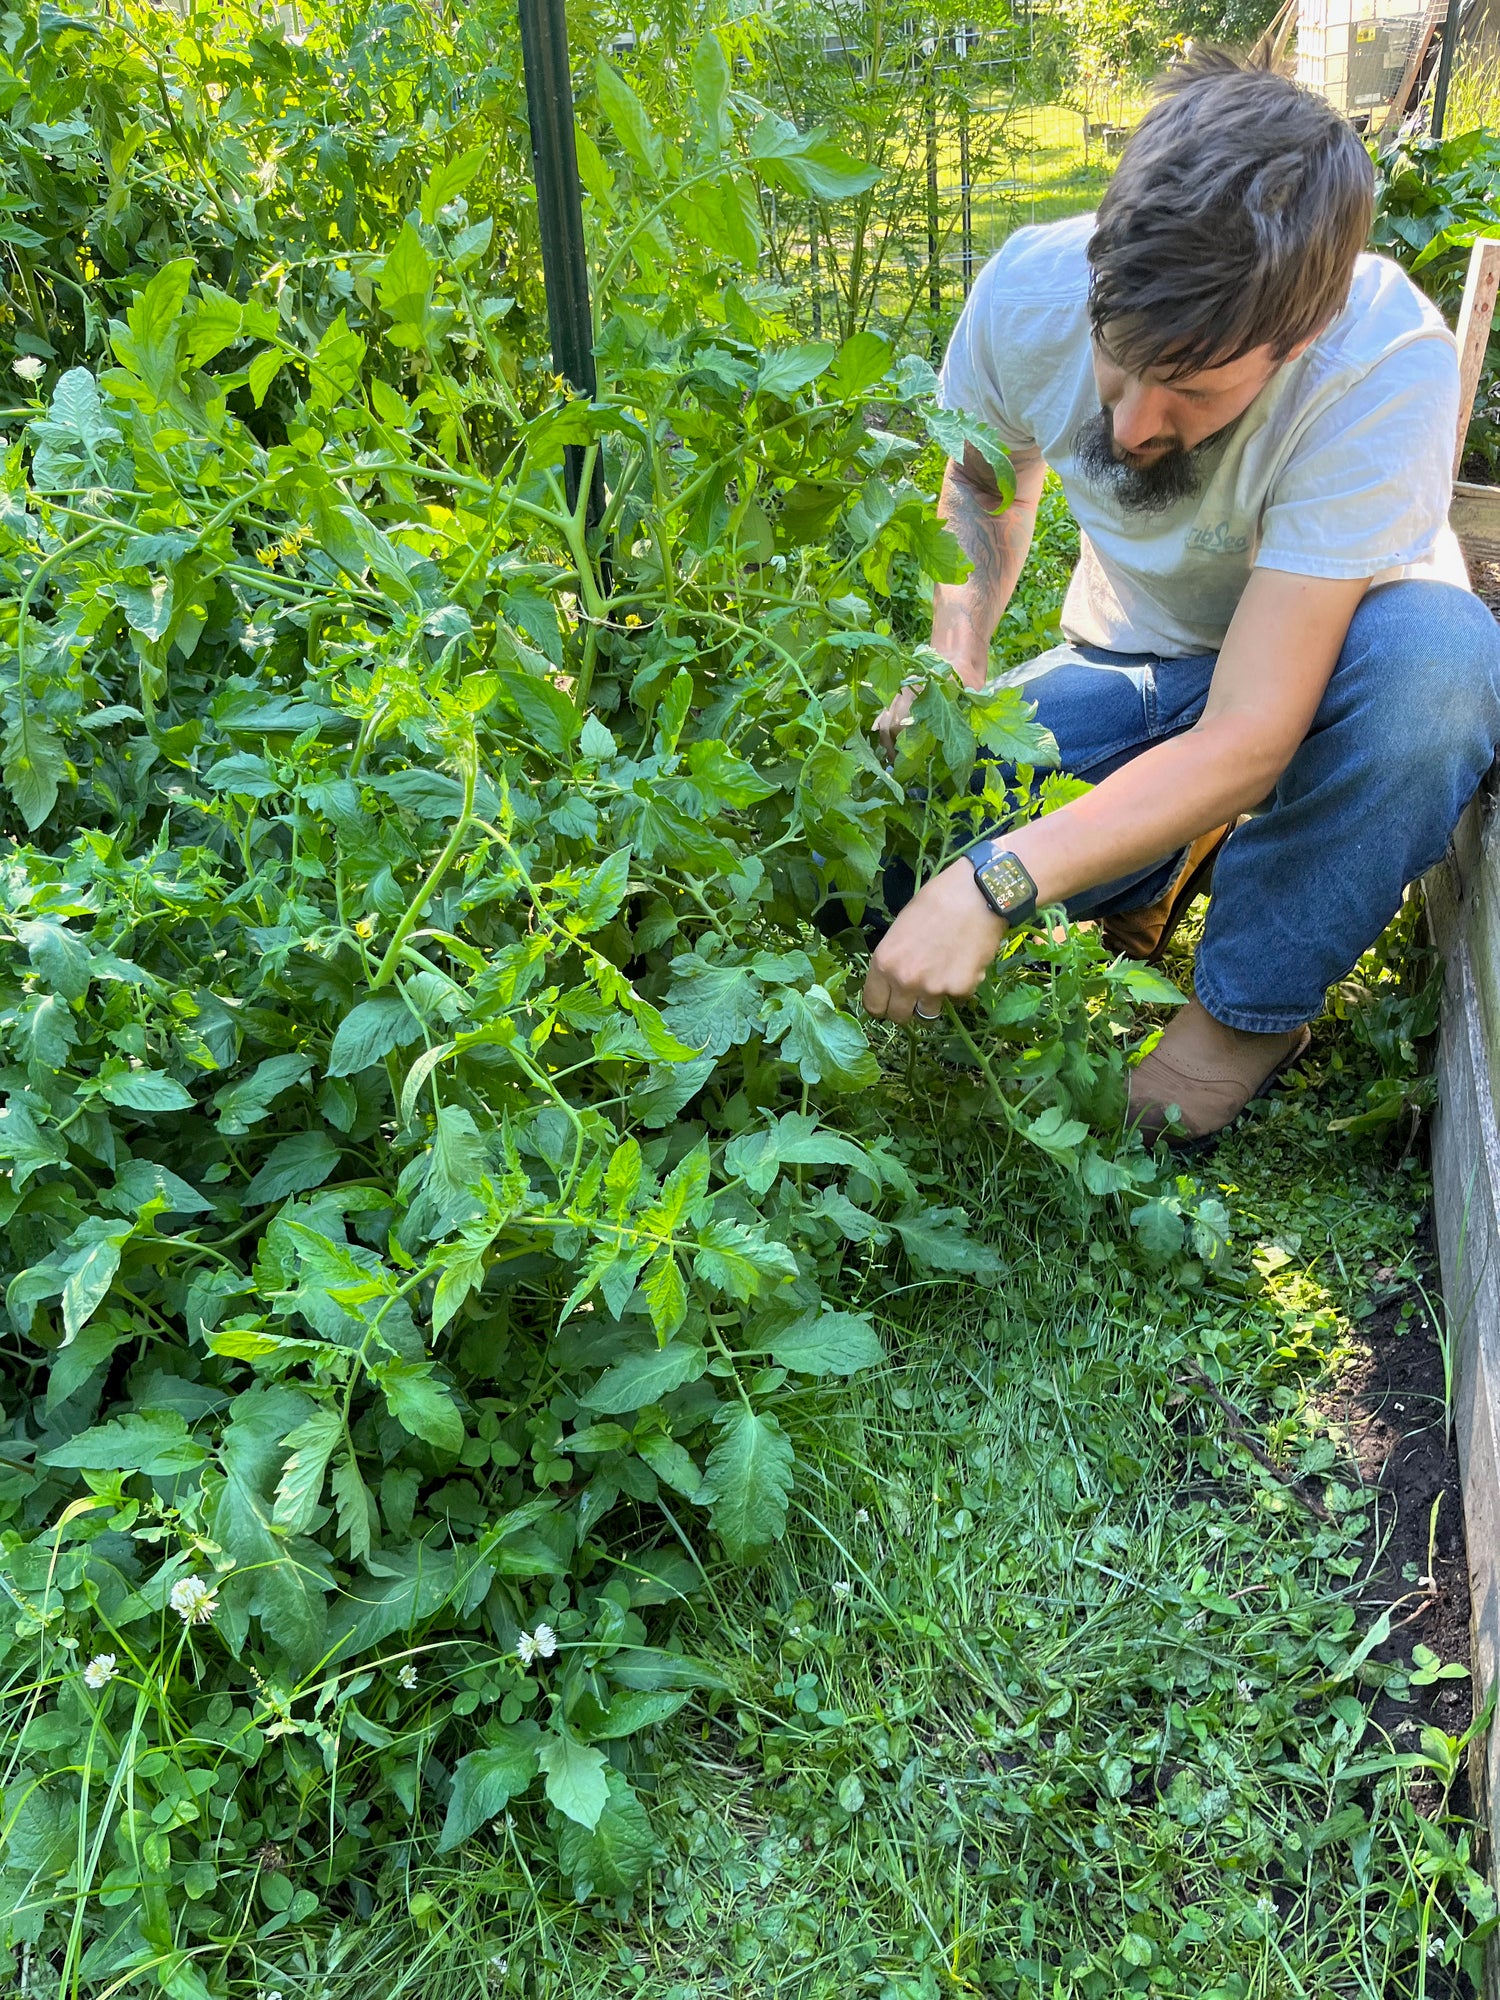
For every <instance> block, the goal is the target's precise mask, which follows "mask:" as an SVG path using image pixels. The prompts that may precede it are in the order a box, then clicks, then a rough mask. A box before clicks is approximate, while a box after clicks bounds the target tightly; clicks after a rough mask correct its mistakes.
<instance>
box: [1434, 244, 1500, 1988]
mask: <svg viewBox="0 0 1500 2000" xmlns="http://www.w3.org/2000/svg"><path fill="white" fill-rule="evenodd" d="M1497 285H1500V241H1496V240H1494V239H1484V240H1481V241H1480V242H1478V243H1476V244H1475V245H1474V248H1473V251H1472V253H1471V256H1470V259H1469V273H1468V280H1467V282H1466V284H1465V286H1464V298H1463V306H1462V308H1461V310H1460V313H1459V322H1458V348H1459V367H1460V371H1461V374H1460V382H1461V394H1460V400H1459V417H1458V436H1457V439H1456V441H1455V446H1454V461H1453V470H1454V477H1455V485H1454V489H1453V506H1452V510H1451V513H1450V516H1449V518H1450V520H1451V521H1452V523H1453V526H1454V528H1455V530H1456V531H1457V533H1458V536H1459V539H1460V541H1461V542H1462V544H1463V548H1464V554H1465V556H1466V558H1467V559H1468V562H1469V564H1470V568H1471V570H1472V569H1473V567H1474V566H1475V565H1476V564H1482V563H1500V488H1496V487H1489V486H1475V485H1470V484H1468V483H1467V482H1465V481H1462V480H1459V479H1458V477H1457V475H1458V469H1459V461H1460V459H1461V458H1462V455H1463V444H1464V437H1465V434H1466V432H1467V430H1468V425H1469V415H1470V412H1471V410H1472V408H1473V404H1474V396H1475V392H1476V390H1477V388H1478V385H1479V376H1480V371H1481V369H1482V367H1483V365H1484V356H1485V350H1486V347H1487V346H1488V343H1489V335H1490V324H1491V321H1492V318H1493V316H1494V310H1495V295H1496V289H1497ZM1496 797H1497V792H1496V787H1495V783H1494V779H1493V775H1492V778H1491V780H1490V781H1489V782H1488V783H1486V784H1485V785H1484V786H1483V787H1481V790H1480V795H1479V797H1478V798H1477V799H1476V800H1475V801H1474V803H1473V804H1472V805H1471V806H1470V807H1469V809H1468V811H1467V812H1466V813H1465V814H1464V817H1463V819H1462V820H1461V821H1460V823H1459V826H1458V830H1457V832H1456V833H1455V835H1454V837H1453V842H1452V845H1451V847H1450V848H1449V851H1448V855H1447V858H1446V859H1445V860H1444V861H1443V862H1442V863H1440V865H1439V866H1438V867H1436V868H1434V869H1433V870H1432V872H1431V873H1430V874H1429V876H1428V877H1427V880H1426V883H1425V885H1424V886H1425V889H1426V892H1427V908H1428V917H1429V921H1430V923H1431V927H1432V933H1433V937H1434V939H1435V940H1436V942H1437V945H1438V947H1439V949H1440V950H1441V952H1442V954H1443V957H1444V960H1445V965H1446V974H1445V981H1444V995H1443V1018H1442V1031H1441V1036H1440V1039H1439V1045H1438V1110H1437V1116H1436V1119H1435V1121H1434V1125H1433V1142H1432V1152H1433V1182H1434V1186H1433V1207H1434V1215H1435V1219H1436V1225H1437V1240H1438V1256H1439V1260H1440V1263H1441V1266H1442V1278H1443V1310H1444V1315H1445V1318H1446V1322H1447V1335H1448V1339H1449V1340H1450V1342H1451V1343H1452V1348H1451V1354H1452V1369H1453V1373H1452V1381H1453V1416H1454V1424H1455V1428H1456V1431H1457V1440H1458V1450H1459V1464H1460V1469H1461V1475H1462V1482H1463V1503H1464V1529H1465V1536H1466V1540H1467V1543H1468V1555H1469V1588H1470V1598H1471V1603H1472V1606H1473V1612H1472V1621H1473V1629H1472V1640H1473V1652H1472V1658H1473V1687H1474V1701H1475V1705H1476V1708H1477V1707H1479V1706H1481V1705H1482V1704H1483V1703H1484V1701H1485V1700H1486V1699H1487V1697H1488V1695H1489V1691H1490V1690H1491V1689H1492V1688H1493V1687H1494V1686H1495V1684H1496V1680H1497V1677H1500V1095H1497V1086H1500V813H1497V812H1496V811H1495V802H1496ZM1469 1771H1470V1778H1471V1781H1472V1785H1473V1791H1474V1801H1475V1808H1476V1812H1477V1814H1478V1817H1479V1819H1480V1821H1481V1823H1482V1826H1483V1829H1484V1832H1485V1835H1486V1847H1487V1850H1488V1852H1487V1856H1486V1863H1487V1866H1488V1868H1489V1870H1490V1873H1491V1878H1492V1879H1494V1874H1495V1859H1496V1856H1497V1855H1500V1729H1493V1728H1492V1729H1491V1730H1490V1731H1489V1732H1488V1736H1487V1738H1485V1739H1483V1740H1480V1741H1477V1742H1476V1743H1475V1744H1474V1746H1473V1749H1472V1751H1471V1753H1470V1759H1469ZM1485 1994H1486V2000H1500V1949H1495V1948H1492V1949H1491V1950H1490V1952H1489V1953H1488V1955H1487V1958H1486V1965H1485Z"/></svg>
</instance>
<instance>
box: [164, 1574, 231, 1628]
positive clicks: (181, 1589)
mask: <svg viewBox="0 0 1500 2000" xmlns="http://www.w3.org/2000/svg"><path fill="white" fill-rule="evenodd" d="M167 1601H168V1603H169V1604H170V1605H171V1607H172V1609H173V1610H174V1611H175V1612H176V1613H177V1616H178V1617H179V1618H180V1619H181V1620H182V1622H183V1624H184V1625H206V1624H207V1623H208V1621H209V1620H210V1619H211V1618H212V1617H213V1615H214V1613H215V1612H216V1611H217V1610H218V1608H219V1600H218V1598H217V1597H215V1596H214V1594H213V1591H212V1590H211V1589H210V1588H209V1586H208V1585H207V1584H206V1583H205V1582H204V1581H203V1579H202V1578H201V1577H197V1576H184V1577H182V1578H180V1579H179V1580H178V1581H177V1582H176V1583H174V1584H173V1585H172V1595H171V1597H170V1598H169V1599H168V1600H167Z"/></svg>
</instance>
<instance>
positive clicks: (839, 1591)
mask: <svg viewBox="0 0 1500 2000" xmlns="http://www.w3.org/2000/svg"><path fill="white" fill-rule="evenodd" d="M853 1588H854V1585H853V1584H852V1583H846V1582H845V1580H844V1579H843V1577H840V1578H839V1579H838V1581H837V1582H836V1583H835V1584H834V1586H833V1594H834V1596H835V1597H838V1598H846V1597H847V1596H848V1595H849V1593H850V1591H852V1590H853Z"/></svg>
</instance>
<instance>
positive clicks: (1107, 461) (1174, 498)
mask: <svg viewBox="0 0 1500 2000" xmlns="http://www.w3.org/2000/svg"><path fill="white" fill-rule="evenodd" d="M1233 428H1234V425H1233V424H1226V425H1225V426H1224V429H1223V430H1221V431H1215V432H1214V434H1213V436H1212V437H1206V438H1204V439H1203V441H1202V443H1201V444H1195V445H1194V446H1193V447H1192V448H1191V450H1187V449H1184V447H1183V446H1181V445H1178V446H1177V448H1176V449H1175V450H1173V451H1167V452H1163V453H1162V455H1161V457H1160V458H1158V459H1157V460H1156V462H1155V463H1154V464H1153V465H1130V464H1128V463H1127V462H1126V461H1125V460H1124V459H1121V458H1116V457H1115V429H1114V421H1113V419H1112V417H1111V415H1110V412H1109V411H1108V410H1101V411H1100V412H1099V414H1098V415H1097V416H1096V417H1089V418H1088V419H1087V421H1086V422H1084V423H1081V424H1080V425H1079V426H1078V429H1077V430H1076V431H1075V432H1074V433H1073V450H1074V453H1075V454H1076V456H1077V459H1078V470H1079V472H1080V473H1081V474H1082V475H1083V477H1084V478H1085V479H1086V480H1087V481H1088V482H1089V484H1090V485H1092V486H1102V487H1103V488H1104V490H1105V491H1106V492H1107V493H1108V494H1109V495H1110V497H1111V499H1113V500H1116V501H1117V502H1118V503H1119V505H1120V506H1121V507H1124V508H1125V509H1127V511H1128V512H1130V513H1132V514H1165V513H1167V512H1168V510H1169V509H1171V508H1173V507H1175V506H1177V505H1178V504H1179V503H1180V502H1181V501H1183V500H1191V499H1192V498H1193V497H1194V496H1195V495H1196V494H1197V493H1199V492H1201V490H1202V487H1203V474H1204V459H1205V457H1206V456H1207V454H1208V453H1209V452H1210V451H1211V450H1212V449H1213V448H1214V447H1215V446H1216V445H1218V444H1219V443H1220V441H1221V440H1222V439H1223V438H1225V437H1227V436H1228V434H1229V432H1230V431H1231V430H1233Z"/></svg>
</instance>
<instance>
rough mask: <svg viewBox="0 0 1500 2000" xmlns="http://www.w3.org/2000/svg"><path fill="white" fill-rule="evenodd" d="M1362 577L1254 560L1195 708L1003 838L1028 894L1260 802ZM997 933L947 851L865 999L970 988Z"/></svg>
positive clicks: (1103, 876)
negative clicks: (1203, 701) (1161, 737)
mask: <svg viewBox="0 0 1500 2000" xmlns="http://www.w3.org/2000/svg"><path fill="white" fill-rule="evenodd" d="M1366 588H1367V584H1366V582H1365V581H1364V580H1354V581H1350V582H1344V581H1342V580H1340V581H1332V580H1328V579H1325V578H1322V577H1310V576H1293V575H1286V574H1282V573H1281V572H1280V571H1277V570H1261V569H1257V570H1255V571H1253V572H1252V574H1251V577H1250V581H1249V583H1248V584H1247V585H1246V587H1245V594H1244V596H1243V597H1242V598H1241V599H1240V603H1239V608H1238V609H1237V610H1236V612H1235V614H1234V618H1233V621H1232V622H1231V624H1230V628H1229V633H1228V636H1227V637H1226V638H1225V641H1224V648H1223V651H1222V652H1221V653H1220V654H1219V661H1218V665H1217V667H1216V668H1215V670H1214V677H1213V683H1212V686H1211V687H1210V689H1209V696H1208V702H1207V705H1206V706H1205V708H1204V711H1203V715H1202V717H1201V719H1200V720H1199V721H1198V722H1196V723H1195V724H1194V725H1193V727H1192V728H1191V729H1187V730H1184V731H1183V733H1182V734H1181V735H1180V736H1173V737H1169V738H1168V739H1166V740H1165V741H1163V742H1160V743H1157V744H1154V745H1153V746H1152V747H1151V748H1150V749H1149V750H1143V751H1142V752H1141V754H1140V755H1139V756H1138V757H1136V758H1133V759H1132V760H1131V762H1130V763H1128V764H1125V765H1122V766H1121V768H1120V769H1119V770H1118V771H1114V772H1112V773H1111V774H1110V776H1109V777H1107V778H1105V779H1104V780H1103V781H1102V783H1100V784H1098V785H1096V786H1095V787H1094V789H1093V790H1092V791H1091V792H1088V793H1086V794H1085V795H1084V796H1083V797H1082V798H1078V799H1074V800H1073V801H1072V802H1071V803H1070V804H1068V805H1066V806H1062V807H1060V808H1059V810H1058V811H1056V812H1053V813H1048V814H1047V815H1046V817H1045V818H1042V819H1035V820H1031V821H1028V823H1027V824H1026V825H1025V826H1019V827H1016V828H1015V829H1014V830H1013V831H1012V832H1011V833H1009V834H1008V835H1007V836H1006V845H1007V846H1008V847H1010V848H1012V849H1013V850H1014V852H1015V853H1016V854H1017V855H1018V856H1019V858H1020V860H1021V862H1022V864H1023V865H1024V866H1025V867H1026V868H1027V869H1028V870H1029V871H1030V873H1031V876H1032V878H1033V880H1034V881H1035V882H1036V885H1037V896H1038V901H1039V902H1041V903H1043V904H1046V903H1060V902H1063V901H1065V900H1066V899H1067V898H1068V897H1070V896H1074V895H1077V894H1078V893H1079V892H1080V891H1082V890H1085V889H1091V888H1094V887H1095V886H1097V884H1099V883H1100V882H1112V881H1114V880H1116V879H1117V878H1118V877H1120V876H1122V875H1128V874H1132V873H1134V872H1135V871H1136V870H1138V869H1142V868H1146V867H1149V866H1150V864H1151V863H1152V862H1154V861H1162V860H1165V858H1166V857H1167V856H1168V855H1169V854H1171V853H1173V852H1174V851H1175V850H1176V849H1178V848H1182V847H1185V846H1186V845H1187V844H1188V842H1189V841H1190V840H1194V839H1196V838H1197V836H1198V835H1199V834H1201V833H1207V832H1208V831H1209V830H1210V828H1212V827H1216V826H1222V825H1223V824H1224V823H1225V821H1227V820H1233V819H1234V818H1235V816H1236V815H1237V814H1239V813H1241V812H1246V811H1248V810H1249V809H1250V807H1252V806H1254V805H1256V804H1258V803H1259V802H1260V800H1261V799H1263V798H1264V797H1265V796H1266V794H1267V793H1268V792H1269V791H1270V790H1271V789H1272V787H1273V786H1274V785H1275V783H1276V781H1277V779H1278V778H1279V777H1280V775H1281V773H1282V772H1283V771H1284V770H1285V769H1286V767H1287V765H1288V764H1289V763H1290V762H1291V760H1292V758H1293V757H1294V756H1295V755H1296V753H1297V748H1298V745H1299V744H1300V743H1301V742H1302V740H1303V738H1304V737H1305V736H1306V735H1307V732H1308V730H1309V729H1310V728H1311V727H1312V722H1313V718H1314V716H1315V715H1316V714H1317V711H1318V704H1319V702H1320V701H1321V700H1322V698H1323V692H1324V690H1325V689H1326V687H1327V686H1328V682H1329V678H1330V676H1331V675H1332V673H1333V670H1334V667H1335V666H1336V665H1337V663H1338V657H1339V652H1340V649H1341V648H1342V646H1343V643H1344V640H1345V637H1346V636H1347V634H1348V630H1349V621H1350V619H1351V618H1352V617H1353V616H1354V612H1355V609H1356V607H1357V605H1358V604H1359V600H1360V598H1361V596H1362V595H1363V594H1364V591H1365V589H1366ZM1004 936H1005V926H1004V924H1003V923H1002V922H1001V921H1000V919H999V918H998V917H997V916H995V915H994V914H993V913H992V912H991V911H990V910H989V909H987V908H986V907H985V904H984V901H983V898H982V897H981V896H980V894H979V891H978V889H977V888H976V887H975V883H974V871H973V869H972V868H971V867H970V865H969V863H968V862H967V861H956V862H954V863H952V864H951V865H950V866H949V867H947V868H945V869H944V870H943V872H942V873H941V874H940V875H935V876H934V877H933V878H932V880H931V881H930V882H927V883H924V885H923V886H922V888H921V889H919V890H918V891H917V894H916V895H915V896H914V897H913V898H912V900H911V902H909V903H908V904H907V906H906V908H905V909H904V910H902V912H901V913H900V915H899V916H898V917H897V918H896V921H895V923H894V924H892V926H891V928H890V930H889V931H888V932H887V933H886V935H885V937H884V939H883V940H882V941H881V943H880V944H879V946H878V947H877V948H876V951H875V953H874V956H873V957H872V959H871V961H870V973H869V977H868V978H867V980H866V981H865V1006H866V1007H867V1008H868V1009H869V1011H870V1012H871V1013H872V1014H884V1015H885V1016H886V1017H887V1018H888V1019H890V1020H893V1021H906V1020H909V1019H910V1018H911V1015H912V1014H913V1012H914V1011H917V1010H919V1009H920V1011H921V1012H922V1013H923V1014H924V1015H931V1014H932V1013H933V1012H934V1010H935V1009H936V1008H938V1007H940V1006H941V1003H942V1002H943V1001H944V1000H957V999H964V998H967V996H968V995H969V994H971V993H972V992H973V991H974V990H975V988H976V987H977V986H978V985H979V982H980V980H981V979H983V977H984V975H985V972H986V971H987V969H988V967H989V964H990V961H991V960H992V959H993V958H994V956H995V953H996V952H997V951H998V950H999V949H1000V945H1001V942H1002V940H1003V939H1004Z"/></svg>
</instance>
